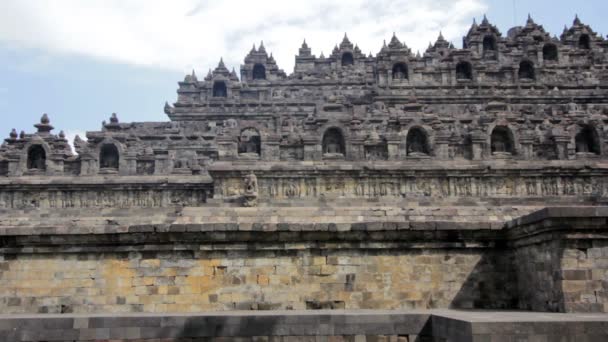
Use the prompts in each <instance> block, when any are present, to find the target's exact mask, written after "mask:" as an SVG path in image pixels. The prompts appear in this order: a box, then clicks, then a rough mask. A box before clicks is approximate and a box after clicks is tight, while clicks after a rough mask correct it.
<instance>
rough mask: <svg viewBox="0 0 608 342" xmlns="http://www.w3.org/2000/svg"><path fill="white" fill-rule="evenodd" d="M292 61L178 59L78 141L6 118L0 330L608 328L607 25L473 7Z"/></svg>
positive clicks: (243, 332) (271, 334)
mask: <svg viewBox="0 0 608 342" xmlns="http://www.w3.org/2000/svg"><path fill="white" fill-rule="evenodd" d="M295 61H296V63H295V68H294V71H293V73H291V74H289V75H288V74H287V73H285V72H284V71H283V70H281V69H280V68H279V66H278V65H277V63H276V61H275V60H274V58H273V56H272V54H269V52H268V51H267V50H266V48H265V47H264V45H263V44H260V45H259V46H258V47H256V46H254V47H253V49H251V51H250V52H249V53H248V54H247V56H245V59H244V63H243V64H242V65H241V67H240V75H239V74H237V72H236V71H235V70H234V69H232V70H229V69H228V68H227V67H226V66H225V65H224V63H223V62H222V61H220V62H219V65H218V66H217V68H215V70H213V71H210V72H209V73H208V74H207V75H206V76H205V77H204V78H200V77H198V76H197V75H196V74H195V73H194V72H193V73H192V74H191V75H187V76H186V77H185V78H184V80H183V81H181V82H179V88H178V90H177V101H176V102H175V103H173V104H172V105H171V104H166V105H165V108H164V111H165V113H166V114H167V116H168V121H166V122H129V123H125V122H121V121H120V120H119V118H118V117H117V116H116V115H115V114H113V115H112V116H111V117H110V118H109V121H107V122H104V123H103V125H102V127H101V130H100V131H95V132H87V134H86V138H87V139H86V140H84V139H81V138H79V137H76V139H75V141H74V146H75V149H76V153H77V154H75V153H73V152H72V150H71V148H70V146H69V145H68V141H67V140H66V138H65V135H64V134H63V133H62V132H60V133H59V134H58V135H55V134H54V133H53V129H54V128H53V126H52V125H51V122H50V120H49V117H48V116H47V115H46V114H45V115H44V116H43V117H42V119H41V120H40V123H38V124H36V125H35V127H36V131H34V132H33V133H27V132H21V133H18V132H17V131H16V130H14V129H13V131H12V132H10V134H9V136H8V138H6V139H5V141H4V143H3V144H2V146H1V148H0V176H2V177H0V213H1V215H0V312H1V313H2V314H4V315H2V316H0V340H2V341H47V342H48V341H94V340H97V341H99V340H101V341H109V340H111V341H199V340H200V341H203V340H205V341H207V340H214V339H223V340H228V339H232V338H240V340H256V341H270V340H272V341H292V340H293V341H300V340H302V341H319V340H323V341H365V340H367V341H402V342H406V341H411V342H413V341H547V342H548V341H607V340H608V315H606V313H608V126H607V125H606V124H607V123H608V41H607V40H606V39H604V38H603V37H601V36H600V35H598V34H596V33H595V32H594V31H593V30H592V29H591V28H590V27H589V26H587V25H585V24H583V23H582V22H581V20H579V19H578V18H576V19H575V20H574V23H573V24H572V26H571V27H567V28H565V29H564V32H563V33H562V34H561V36H560V37H559V38H557V37H552V36H551V35H550V34H549V33H547V32H545V30H544V29H543V27H542V26H541V25H538V24H536V23H535V22H534V21H533V19H532V18H528V20H527V22H526V24H525V26H521V27H515V28H513V29H511V30H509V33H508V35H506V36H505V35H502V34H501V32H499V30H498V29H497V28H496V27H495V26H493V25H492V24H490V23H489V21H488V20H487V19H486V18H484V19H483V21H482V22H481V23H479V24H478V23H473V25H472V27H471V28H470V30H469V31H468V33H466V36H465V37H464V38H463V48H462V49H458V48H455V47H454V46H453V45H452V44H451V43H449V42H448V41H446V40H445V39H444V38H443V37H442V36H441V35H440V36H439V38H438V39H437V41H436V42H435V43H434V44H432V45H430V46H429V47H428V49H427V50H426V51H425V52H424V54H414V53H412V51H411V50H410V49H409V48H408V47H407V45H406V44H405V43H403V42H401V41H400V40H399V39H398V38H397V37H396V36H393V37H392V39H390V41H389V42H388V43H385V44H384V46H383V47H382V49H381V50H380V51H379V52H378V53H377V54H376V55H372V54H370V55H366V54H364V53H362V51H361V50H360V49H359V47H357V45H355V44H353V43H352V42H351V41H350V40H349V38H348V37H347V36H344V38H343V40H342V42H341V43H340V44H339V45H336V47H335V48H334V50H333V51H332V53H331V54H330V55H328V56H323V55H321V56H315V55H313V54H312V53H311V49H310V48H309V46H308V45H307V43H306V42H304V43H303V44H302V46H301V48H300V50H299V51H298V54H297V56H296V57H295ZM243 310H246V312H245V311H243ZM370 310H371V311H370ZM560 313H561V314H560Z"/></svg>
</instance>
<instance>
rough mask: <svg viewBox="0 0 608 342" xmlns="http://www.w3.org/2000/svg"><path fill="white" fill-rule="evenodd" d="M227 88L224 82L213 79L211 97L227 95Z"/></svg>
mask: <svg viewBox="0 0 608 342" xmlns="http://www.w3.org/2000/svg"><path fill="white" fill-rule="evenodd" d="M227 96H228V89H227V88H226V82H224V81H215V82H214V83H213V97H227Z"/></svg>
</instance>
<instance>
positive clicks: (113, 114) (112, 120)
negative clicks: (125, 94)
mask: <svg viewBox="0 0 608 342" xmlns="http://www.w3.org/2000/svg"><path fill="white" fill-rule="evenodd" d="M110 123H111V124H117V123H118V116H116V113H112V115H111V116H110Z"/></svg>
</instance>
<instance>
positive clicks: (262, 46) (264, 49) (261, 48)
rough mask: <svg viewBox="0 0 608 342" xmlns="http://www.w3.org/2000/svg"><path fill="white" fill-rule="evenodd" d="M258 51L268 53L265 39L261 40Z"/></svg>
mask: <svg viewBox="0 0 608 342" xmlns="http://www.w3.org/2000/svg"><path fill="white" fill-rule="evenodd" d="M258 52H260V53H266V48H265V47H264V41H263V40H262V41H261V42H260V48H259V49H258Z"/></svg>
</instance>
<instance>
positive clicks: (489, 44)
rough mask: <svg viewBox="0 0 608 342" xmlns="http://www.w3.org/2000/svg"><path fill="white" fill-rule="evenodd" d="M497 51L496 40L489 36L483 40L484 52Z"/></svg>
mask: <svg viewBox="0 0 608 342" xmlns="http://www.w3.org/2000/svg"><path fill="white" fill-rule="evenodd" d="M488 51H496V38H494V36H491V35H487V36H485V37H484V38H483V52H488Z"/></svg>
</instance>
